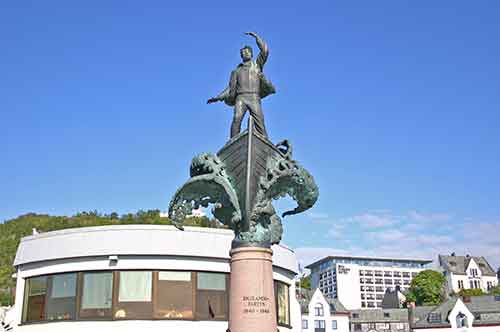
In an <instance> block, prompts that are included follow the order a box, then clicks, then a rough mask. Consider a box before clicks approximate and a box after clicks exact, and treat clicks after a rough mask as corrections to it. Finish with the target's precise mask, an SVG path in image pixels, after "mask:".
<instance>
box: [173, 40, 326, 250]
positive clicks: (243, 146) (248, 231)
mask: <svg viewBox="0 0 500 332" xmlns="http://www.w3.org/2000/svg"><path fill="white" fill-rule="evenodd" d="M247 35H250V36H252V37H254V38H255V40H256V41H257V45H258V46H259V49H260V53H259V55H258V56H257V59H256V60H255V61H253V60H252V49H251V47H250V46H245V47H243V48H242V49H241V50H240V53H241V58H242V59H243V62H242V63H241V64H239V65H238V67H237V68H236V69H235V70H234V71H233V72H232V73H231V78H230V80H229V86H228V87H227V88H226V89H224V91H222V92H221V93H220V94H219V95H218V96H217V97H214V98H210V99H209V100H208V103H213V102H216V101H224V102H225V103H226V104H228V105H230V106H234V118H233V123H232V125H231V138H232V139H230V140H229V141H228V142H227V143H226V144H225V145H224V146H223V147H222V148H221V149H220V150H219V152H217V153H216V154H213V153H201V154H199V155H197V156H196V157H194V158H193V160H192V162H191V168H190V178H189V179H188V180H187V181H186V183H185V184H184V185H183V186H182V187H180V188H179V189H178V190H177V192H176V193H175V195H174V197H173V198H172V200H171V201H170V205H169V209H168V213H169V216H170V219H171V220H172V223H173V224H174V225H175V226H176V227H177V228H179V229H183V228H182V225H183V223H184V221H185V218H186V216H188V215H189V214H191V212H192V210H193V209H197V208H199V207H200V206H202V207H208V206H212V208H213V209H212V212H213V215H214V217H215V218H216V219H217V220H218V221H219V222H221V223H222V224H224V225H226V226H227V227H229V228H231V229H232V230H233V231H234V233H235V238H234V240H233V242H232V247H233V248H239V247H245V246H254V247H264V248H270V247H271V245H273V244H277V243H279V242H280V240H281V236H282V233H283V227H282V224H281V218H280V216H279V213H278V211H276V210H275V208H274V207H273V205H272V202H273V201H274V200H276V199H279V198H281V197H284V196H285V195H288V196H290V197H291V198H292V199H293V200H295V201H296V202H297V207H296V208H295V209H293V210H290V211H286V212H284V213H283V214H282V215H281V217H285V216H289V215H294V214H297V213H301V212H304V211H306V210H308V209H310V208H311V207H312V206H313V205H314V204H315V203H316V201H317V199H318V195H319V189H318V186H317V185H316V183H315V181H314V178H313V177H312V175H311V174H310V173H309V172H308V171H307V170H306V169H305V168H304V167H302V166H301V165H300V164H299V163H298V162H297V161H296V160H293V158H292V146H291V144H290V142H289V141H288V140H283V141H281V142H279V143H278V144H273V143H272V142H271V141H270V140H269V138H268V137H267V133H266V127H265V125H264V115H263V113H262V107H261V102H260V100H261V99H262V98H264V97H266V96H268V95H269V94H272V93H274V92H275V89H274V86H273V85H272V84H271V83H270V82H269V81H268V80H267V79H266V78H265V77H264V74H263V73H262V70H263V68H264V64H265V63H266V60H267V57H268V55H269V49H268V48H267V45H266V43H265V42H264V41H263V40H262V39H261V38H260V37H259V36H258V35H257V34H255V33H254V32H247ZM247 111H248V112H250V121H249V122H248V123H249V127H248V130H247V131H245V132H243V133H241V134H240V130H241V121H242V119H243V116H244V115H245V113H246V112H247Z"/></svg>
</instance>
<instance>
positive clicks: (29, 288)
mask: <svg viewBox="0 0 500 332" xmlns="http://www.w3.org/2000/svg"><path fill="white" fill-rule="evenodd" d="M46 293H47V277H35V278H29V279H28V280H27V282H26V288H25V293H24V294H25V295H24V310H23V322H33V321H40V320H45V295H46Z"/></svg>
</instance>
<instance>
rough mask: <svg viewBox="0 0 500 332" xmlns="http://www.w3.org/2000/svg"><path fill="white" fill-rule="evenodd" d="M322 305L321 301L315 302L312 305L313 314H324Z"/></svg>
mask: <svg viewBox="0 0 500 332" xmlns="http://www.w3.org/2000/svg"><path fill="white" fill-rule="evenodd" d="M324 314H325V313H324V310H323V305H322V304H321V303H316V305H315V306H314V316H320V317H322V316H324Z"/></svg>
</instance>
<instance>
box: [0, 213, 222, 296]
mask: <svg viewBox="0 0 500 332" xmlns="http://www.w3.org/2000/svg"><path fill="white" fill-rule="evenodd" d="M127 224H151V225H171V224H172V223H171V221H170V220H169V219H168V218H166V217H161V216H160V210H148V211H142V210H140V211H138V212H136V213H127V214H124V215H121V216H120V215H118V213H116V212H113V213H110V214H101V213H98V212H97V211H90V212H80V213H78V214H76V215H74V216H71V217H67V216H50V215H46V214H36V213H29V214H25V215H22V216H19V217H17V218H14V219H11V220H6V221H5V222H4V223H0V305H2V304H3V305H6V304H11V303H9V302H11V301H12V300H11V299H10V294H9V293H10V292H11V290H12V289H13V287H14V286H15V280H14V279H12V274H13V273H15V270H14V267H13V266H12V264H13V262H14V257H15V255H16V251H17V247H18V245H19V242H20V240H21V238H22V237H24V236H28V235H32V234H33V228H36V230H37V231H38V232H40V233H42V232H50V231H56V230H60V229H67V228H77V227H91V226H105V225H127ZM184 224H185V225H186V226H198V227H214V228H224V225H222V224H220V223H219V222H218V221H217V220H214V219H209V218H207V217H191V218H188V219H186V221H185V223H184Z"/></svg>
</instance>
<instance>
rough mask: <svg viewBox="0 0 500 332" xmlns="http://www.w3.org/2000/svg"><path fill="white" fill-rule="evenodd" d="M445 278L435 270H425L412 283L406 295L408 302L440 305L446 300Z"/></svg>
mask: <svg viewBox="0 0 500 332" xmlns="http://www.w3.org/2000/svg"><path fill="white" fill-rule="evenodd" d="M445 281H446V280H445V277H444V276H443V275H442V274H441V273H439V272H437V271H433V270H424V271H422V272H420V273H419V274H417V275H416V276H415V278H413V280H412V281H411V285H410V288H409V289H408V293H407V295H406V300H407V302H415V303H416V304H417V305H433V304H439V303H441V302H442V301H443V300H444V284H445Z"/></svg>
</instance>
